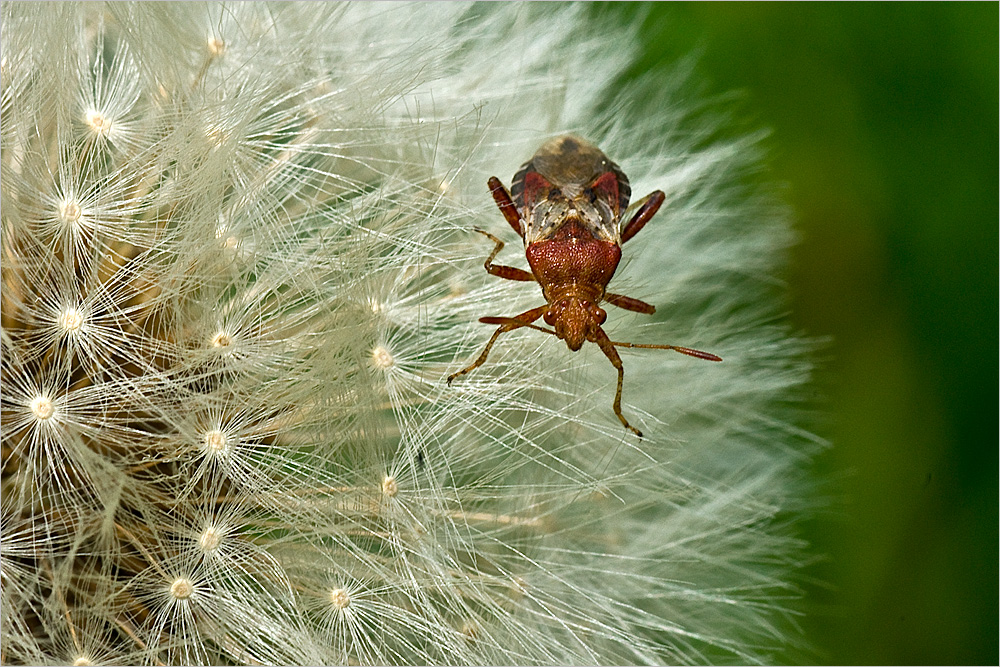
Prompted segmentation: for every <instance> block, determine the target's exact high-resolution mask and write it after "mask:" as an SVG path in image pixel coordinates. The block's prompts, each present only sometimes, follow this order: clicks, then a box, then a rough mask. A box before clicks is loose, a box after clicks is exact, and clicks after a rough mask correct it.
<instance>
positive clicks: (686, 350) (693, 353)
mask: <svg viewBox="0 0 1000 667" xmlns="http://www.w3.org/2000/svg"><path fill="white" fill-rule="evenodd" d="M611 344H612V345H614V346H615V347H641V348H644V349H647V350H674V351H675V352H680V353H681V354H686V355H688V356H689V357H697V358H698V359H704V360H706V361H722V357H720V356H718V355H715V354H712V353H711V352H702V351H701V350H695V349H692V348H690V347H681V346H679V345H646V344H643V343H616V342H615V341H611Z"/></svg>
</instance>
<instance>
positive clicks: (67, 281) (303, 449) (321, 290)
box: [0, 2, 814, 664]
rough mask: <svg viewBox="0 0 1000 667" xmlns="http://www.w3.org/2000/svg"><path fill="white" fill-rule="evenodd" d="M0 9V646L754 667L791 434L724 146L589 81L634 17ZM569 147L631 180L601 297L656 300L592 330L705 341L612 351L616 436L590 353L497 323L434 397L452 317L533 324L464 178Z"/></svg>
mask: <svg viewBox="0 0 1000 667" xmlns="http://www.w3.org/2000/svg"><path fill="white" fill-rule="evenodd" d="M2 11H3V25H4V35H3V36H4V39H3V40H2V42H0V48H2V60H3V67H4V72H3V75H4V86H5V87H4V91H3V114H4V115H3V123H2V128H0V130H2V138H3V151H2V153H0V177H2V183H3V213H4V214H3V223H2V225H3V229H2V230H0V231H2V233H0V245H2V252H0V254H2V256H3V257H4V261H3V265H2V275H0V287H2V289H0V301H2V310H0V312H2V313H3V323H2V326H3V331H2V336H0V343H2V348H3V355H2V362H3V378H2V379H3V390H4V391H3V392H2V398H3V402H4V410H3V429H2V438H3V447H2V450H3V452H4V460H3V465H4V471H5V475H7V477H5V479H7V480H12V482H11V484H12V486H15V487H17V492H15V493H4V494H3V502H2V504H0V505H2V506H0V510H2V514H3V520H4V539H3V541H2V547H3V549H4V550H5V551H4V554H5V558H4V559H3V563H2V564H3V567H4V595H3V599H2V601H0V603H2V605H3V606H2V609H0V611H2V614H0V615H2V617H3V618H4V623H5V633H4V644H5V645H4V658H5V660H7V661H9V662H19V663H24V664H48V663H50V662H51V663H56V662H58V663H65V662H67V661H72V660H74V659H75V658H74V657H73V656H77V657H81V656H87V657H90V658H93V660H92V661H93V662H96V663H100V664H106V663H114V664H119V663H121V664H235V663H239V664H248V663H255V664H346V663H350V664H481V663H489V664H497V663H499V664H528V663H532V664H534V663H543V664H576V663H588V664H594V663H597V664H626V663H628V664H632V663H654V664H665V663H674V662H677V663H692V662H699V661H701V662H711V661H713V660H714V661H715V662H746V663H752V662H767V655H766V653H765V651H764V649H761V648H759V647H762V646H767V645H774V644H780V643H781V642H782V641H783V635H782V633H783V630H780V629H777V628H778V627H779V626H782V625H783V624H782V623H781V622H780V617H781V615H782V614H783V613H785V612H784V611H783V610H784V608H785V607H786V606H787V605H786V604H785V602H784V600H785V599H786V598H787V597H788V596H787V593H788V591H789V589H790V585H789V583H788V582H789V571H790V570H791V569H793V568H791V567H790V565H789V564H794V563H795V558H796V556H795V553H796V548H797V547H796V543H795V542H794V540H793V539H791V538H790V536H789V535H788V533H787V532H784V527H785V526H786V525H787V523H786V522H785V517H786V516H787V512H786V511H785V510H787V509H788V508H789V506H790V505H791V504H792V501H791V500H789V499H790V498H792V499H793V498H794V489H793V485H792V484H791V481H792V480H793V479H794V477H795V472H796V468H795V465H794V462H793V461H790V460H789V458H788V454H787V453H788V452H796V456H799V457H800V458H799V459H797V460H799V461H800V460H802V459H804V455H802V454H801V453H802V452H805V451H807V450H809V446H808V445H811V444H814V443H810V442H806V443H803V442H801V440H800V438H802V436H801V435H799V434H801V430H800V429H797V428H795V427H794V419H793V418H792V416H791V414H790V413H789V414H788V415H786V414H784V413H780V412H779V413H775V412H774V406H775V405H779V406H785V405H790V404H792V403H794V401H793V400H792V397H791V396H789V395H788V394H789V393H791V392H792V391H793V390H794V389H795V388H796V387H797V386H798V385H800V384H801V383H802V382H804V381H805V379H806V378H807V377H808V373H807V370H808V368H807V366H806V365H805V364H804V363H802V362H801V360H800V359H799V356H798V355H800V353H801V350H802V348H803V346H802V344H801V343H800V342H796V341H794V340H790V339H788V334H787V332H786V331H785V330H784V329H782V328H781V327H780V326H776V325H773V324H767V325H762V324H761V323H762V322H767V323H773V322H775V321H777V320H776V319H775V317H774V311H773V310H771V309H770V307H768V306H766V305H758V302H760V303H764V301H765V300H764V299H763V298H761V295H762V294H764V293H765V292H766V291H767V290H768V289H771V288H773V282H772V281H770V279H769V277H768V276H770V275H771V270H772V268H773V264H774V261H775V260H776V258H777V256H778V255H777V253H778V251H779V250H780V248H781V246H782V244H783V243H785V242H786V233H785V228H784V226H783V225H784V222H783V220H782V219H781V216H780V215H779V214H776V213H775V211H774V210H767V209H766V207H765V208H761V207H759V206H757V205H756V204H754V202H756V201H757V200H758V199H759V200H760V201H764V200H766V199H767V197H766V196H764V195H763V194H762V195H761V197H760V198H756V195H755V197H754V198H752V201H751V202H749V203H748V202H746V201H743V200H741V199H739V198H738V197H737V196H736V195H734V194H732V193H736V192H737V191H739V192H742V191H744V190H745V188H742V186H740V187H735V186H734V184H736V183H738V181H735V180H734V179H735V176H736V171H735V169H736V168H737V167H738V166H739V165H741V164H746V160H745V159H744V157H745V156H746V155H748V152H749V150H750V149H752V148H753V141H751V140H749V139H748V140H746V141H739V140H734V141H728V140H725V141H720V142H719V143H717V144H713V143H710V141H709V140H708V139H707V137H711V136H716V134H717V130H718V128H716V127H715V126H714V125H712V124H711V123H706V124H700V123H701V121H697V120H696V121H694V122H693V124H685V123H686V122H687V120H686V115H685V114H686V113H687V111H686V110H685V109H684V108H683V105H682V104H681V103H680V101H683V100H685V99H687V98H686V97H685V96H683V95H680V96H677V97H674V93H675V92H676V90H677V88H676V87H675V82H674V81H673V80H669V81H667V82H664V81H657V82H655V85H650V86H648V87H643V86H639V84H636V86H637V87H635V88H628V89H626V90H622V89H621V83H620V80H619V78H618V75H619V73H620V72H621V71H624V70H623V68H625V67H627V66H629V65H630V63H631V61H630V57H631V53H630V48H631V47H630V45H632V44H635V43H636V42H637V41H638V40H635V39H634V38H633V37H634V35H635V34H636V30H637V29H638V28H637V27H636V26H632V27H622V26H611V27H610V28H609V27H608V26H603V27H602V26H597V27H595V26H594V25H593V24H591V23H588V21H590V20H591V19H590V18H588V17H589V16H590V12H587V11H586V9H584V8H581V7H579V6H577V5H574V4H572V3H568V4H564V5H559V4H555V5H551V6H549V5H544V4H539V5H535V4H532V3H527V4H512V5H506V4H503V3H497V4H495V5H493V4H490V3H486V4H472V5H469V4H463V3H427V4H421V3H395V4H392V3H390V4H389V5H377V4H368V3H344V4H327V3H302V4H296V3H291V4H288V5H281V6H280V9H279V8H277V7H275V6H271V5H268V4H265V3H235V4H228V3H227V4H225V5H223V4H218V3H216V4H213V3H205V4H194V3H190V4H189V3H162V4H156V3H100V4H94V5H88V4H77V3H56V4H50V5H45V6H42V7H41V8H38V7H36V6H35V5H34V4H32V3H17V2H12V3H4V4H3V10H2ZM223 36H226V38H227V40H224V39H223ZM609 43H613V44H615V45H617V46H616V48H609V47H608V45H609ZM621 45H625V46H624V47H623V48H618V47H620V46H621ZM497 63H505V64H506V65H505V66H502V67H498V66H497ZM507 65H509V66H507ZM643 85H644V86H645V85H646V84H643ZM609 91H613V92H614V97H615V99H617V100H621V101H622V104H620V105H615V106H614V109H612V110H611V111H608V112H604V111H601V110H600V109H602V108H604V106H605V105H604V101H605V100H607V99H608V95H609ZM645 99H654V100H655V104H653V103H651V104H652V106H651V107H650V108H645V107H643V106H642V105H643V104H645V103H644V102H643V100H645ZM627 104H628V105H631V104H635V105H639V106H638V107H636V108H635V109H634V111H633V110H631V109H632V108H631V107H628V108H626V107H627ZM569 131H574V132H578V133H580V134H582V135H585V136H587V137H588V138H590V139H591V140H593V141H594V142H595V143H597V144H598V145H599V146H600V147H601V148H602V149H603V150H605V151H606V152H607V153H608V155H609V157H611V158H612V159H614V160H616V161H617V162H619V164H621V165H622V169H623V171H625V172H626V173H627V174H628V175H629V178H630V180H631V183H632V189H633V192H634V193H635V195H636V197H638V196H639V195H640V194H645V193H646V192H649V191H650V190H652V189H654V188H661V189H663V190H664V191H666V192H667V193H668V198H669V205H668V206H664V207H663V210H662V211H661V212H660V213H659V214H658V216H657V218H656V221H655V224H651V225H649V226H648V228H647V229H646V230H644V231H643V236H642V241H641V242H636V243H637V245H635V246H633V245H632V244H629V245H630V247H629V248H628V249H627V251H628V258H629V261H628V262H623V265H622V267H621V268H620V270H619V274H617V275H616V277H615V281H616V282H615V283H613V284H612V286H611V287H610V289H612V290H613V291H617V292H622V293H629V294H632V292H630V291H629V288H630V286H634V285H640V286H645V287H648V289H646V291H645V292H643V290H642V289H639V290H637V291H636V292H635V294H634V295H635V296H636V297H637V298H643V299H647V300H649V301H650V302H655V303H657V304H658V305H659V304H660V303H670V304H671V308H670V309H663V310H664V317H665V318H666V319H665V320H662V321H659V320H644V321H645V322H648V324H646V325H642V326H640V324H639V322H640V318H639V316H637V315H629V314H624V315H622V314H620V313H616V315H617V317H615V318H611V317H609V323H608V325H607V327H608V333H609V335H611V334H612V332H613V338H614V339H615V340H632V341H635V342H649V343H678V344H691V345H695V346H697V347H699V348H704V349H707V350H711V351H713V352H718V353H720V355H721V356H723V357H725V358H726V363H723V364H715V365H710V366H712V368H704V367H699V366H698V365H697V362H696V361H692V360H679V359H676V358H673V357H669V355H667V354H660V355H657V354H656V353H655V352H656V351H651V350H622V358H623V361H624V364H625V369H626V381H625V388H624V396H623V398H624V402H625V404H626V407H625V411H626V413H627V414H629V416H630V418H633V417H634V419H635V421H636V423H637V426H641V427H642V430H643V431H644V432H645V433H646V434H647V439H646V440H644V441H642V442H638V443H636V442H634V441H633V440H632V439H631V438H629V437H628V436H627V435H623V433H622V429H621V425H620V424H619V423H618V422H617V420H616V419H615V418H614V415H613V413H612V412H611V410H610V401H611V396H612V395H613V392H614V382H615V378H614V373H613V369H610V368H609V367H608V365H607V361H606V359H605V358H604V357H603V356H602V355H601V354H600V350H598V349H596V348H594V349H590V348H591V347H593V346H585V347H584V348H583V349H582V350H581V351H580V352H579V353H578V354H576V355H568V354H567V353H566V350H565V348H564V346H563V347H562V348H560V347H559V345H558V343H559V341H557V340H554V339H553V338H552V337H551V336H548V337H546V336H544V335H542V334H539V333H538V332H534V331H527V330H523V331H511V332H507V333H505V334H504V336H502V337H500V338H499V339H498V340H497V341H496V344H495V345H494V346H493V348H492V350H491V352H490V356H489V359H488V361H487V363H485V364H483V365H482V366H481V367H479V368H477V369H476V370H475V371H473V372H471V373H468V374H467V375H465V376H462V377H461V378H460V379H459V380H457V381H456V382H454V383H453V384H452V386H450V387H449V386H447V385H445V383H444V382H443V378H444V377H447V376H448V374H450V373H453V372H455V371H456V370H458V369H460V368H463V367H465V366H467V365H468V364H469V363H470V362H471V361H472V360H474V359H475V358H476V355H478V354H480V352H481V351H482V347H483V345H485V342H486V340H488V339H489V336H490V332H491V330H495V329H491V328H490V327H484V326H482V325H481V324H480V323H479V322H478V319H479V318H480V317H482V316H485V315H493V316H504V315H514V314H517V313H520V312H524V311H526V310H528V309H529V308H533V307H537V306H538V305H539V298H540V295H539V294H538V289H537V285H534V286H532V285H526V284H524V283H520V284H514V283H509V282H508V281H499V280H496V279H495V277H493V276H489V275H488V274H486V272H485V271H483V269H482V262H483V260H484V258H485V257H486V256H487V255H488V254H489V252H491V249H492V246H491V244H490V243H489V242H488V241H487V240H485V239H484V238H483V237H482V236H480V235H478V234H475V233H474V232H473V231H472V230H473V229H475V228H481V229H484V230H486V229H488V230H490V231H491V232H493V233H496V234H497V235H498V236H499V235H505V236H504V240H505V241H507V242H508V246H507V248H505V249H504V250H503V251H502V252H501V254H499V255H497V257H496V258H495V259H496V262H497V263H498V264H503V265H512V266H518V267H522V268H523V267H524V266H525V264H524V255H523V249H520V248H518V245H519V244H517V243H516V241H517V240H518V239H517V238H516V236H514V235H513V234H512V230H510V228H509V225H507V224H506V223H505V222H504V220H503V216H502V215H500V213H499V212H498V211H497V210H496V206H495V205H494V203H493V201H492V199H491V196H490V192H489V189H488V188H487V186H486V179H487V178H488V177H489V176H493V175H496V176H498V177H500V178H501V180H503V181H504V183H505V184H508V185H509V184H510V179H511V176H512V175H513V174H514V173H515V172H516V171H517V169H518V167H519V165H521V164H523V162H524V161H525V160H526V159H528V158H529V157H530V155H531V154H532V153H533V152H534V150H536V149H537V148H538V146H540V145H541V144H542V143H543V142H544V141H545V140H547V139H549V138H551V137H553V136H557V135H558V134H562V133H566V132H569ZM692 137H693V138H692ZM776 210H777V209H776ZM751 223H752V224H751ZM619 281H620V282H619ZM667 311H669V312H667ZM612 320H613V321H612ZM755 351H756V352H755ZM755 354H756V356H754V355H755ZM372 369H374V370H375V371H376V372H374V373H373V372H372ZM377 371H382V372H377ZM665 378H666V380H665ZM678 386H681V387H684V388H685V391H684V392H678V391H677V390H676V388H677V387H678ZM609 392H610V393H609ZM706 406H710V407H706ZM803 445H805V446H803ZM389 471H391V472H389ZM401 489H404V490H405V499H406V502H405V503H403V502H400V490H401ZM597 490H600V493H598V492H597ZM21 524H27V525H28V526H30V528H27V529H24V530H22V529H20V528H19V526H20V525H21ZM8 526H13V528H12V529H8ZM21 534H23V535H24V536H25V538H24V539H23V540H20V541H17V540H9V539H8V536H9V535H15V536H16V535H21ZM12 549H14V550H15V551H16V556H17V557H16V558H14V559H9V558H6V554H7V553H9V552H10V550H12ZM179 575H183V576H179ZM344 582H358V583H357V584H356V587H352V586H344ZM362 582H363V583H362ZM362 591H363V592H362ZM303 592H311V594H306V593H303ZM345 610H349V611H347V612H345ZM70 619H72V621H73V628H72V632H71V631H70V629H69V628H68V625H67V624H68V622H69V620H70ZM87 619H92V620H87ZM8 628H13V632H10V633H8V632H6V629H8ZM56 628H58V629H59V631H58V632H56V631H55V630H54V629H56ZM59 637H62V639H60V638H59ZM692 638H696V639H692ZM473 640H474V641H473Z"/></svg>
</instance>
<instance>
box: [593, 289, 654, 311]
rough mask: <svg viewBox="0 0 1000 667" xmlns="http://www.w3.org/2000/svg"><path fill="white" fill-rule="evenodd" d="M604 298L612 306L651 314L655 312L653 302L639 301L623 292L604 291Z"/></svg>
mask: <svg viewBox="0 0 1000 667" xmlns="http://www.w3.org/2000/svg"><path fill="white" fill-rule="evenodd" d="M604 300H605V301H607V302H608V303H610V304H611V305H612V306H618V307H619V308H624V309H625V310H632V311H635V312H637V313H645V314H646V315H652V314H653V313H655V312H656V306H654V305H653V304H651V303H646V302H645V301H640V300H639V299H633V298H632V297H630V296H625V295H624V294H611V293H610V292H606V293H605V294H604Z"/></svg>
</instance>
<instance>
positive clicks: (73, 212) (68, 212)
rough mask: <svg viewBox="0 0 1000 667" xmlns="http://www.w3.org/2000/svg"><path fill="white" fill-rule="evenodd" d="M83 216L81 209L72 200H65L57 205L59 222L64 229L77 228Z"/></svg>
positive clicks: (77, 203)
mask: <svg viewBox="0 0 1000 667" xmlns="http://www.w3.org/2000/svg"><path fill="white" fill-rule="evenodd" d="M82 216H83V209H82V208H80V204H79V202H77V201H74V200H66V201H63V202H61V203H60V204H59V220H60V221H61V222H62V223H63V226H64V227H70V226H74V227H75V226H78V225H79V223H80V218H81V217H82Z"/></svg>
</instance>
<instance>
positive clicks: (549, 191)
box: [448, 136, 722, 437]
mask: <svg viewBox="0 0 1000 667" xmlns="http://www.w3.org/2000/svg"><path fill="white" fill-rule="evenodd" d="M488 184H489V188H490V192H491V193H492V195H493V200H494V201H495V202H496V205H497V207H498V208H499V209H500V213H502V214H503V217H504V218H505V219H506V220H507V223H508V224H510V226H511V227H512V228H513V229H514V231H515V232H517V234H518V236H520V237H521V239H522V240H523V241H524V247H525V256H526V257H527V260H528V265H529V266H530V267H531V271H530V272H528V271H525V270H523V269H518V268H515V267H513V266H501V265H497V264H493V259H494V258H495V257H496V256H497V254H499V252H500V250H501V249H502V248H503V247H504V242H503V241H501V240H500V239H498V238H497V237H495V236H493V235H492V234H489V233H487V232H484V231H482V230H479V229H477V230H476V231H478V232H479V233H480V234H483V235H484V236H486V237H488V238H489V239H491V240H492V241H493V243H495V244H496V245H495V246H494V247H493V252H491V253H490V256H489V257H487V258H486V261H485V262H484V264H483V265H484V266H485V267H486V271H487V272H488V273H489V274H490V275H493V276H497V277H499V278H505V279H507V280H521V281H525V282H528V281H534V282H537V283H539V285H541V288H542V296H544V297H545V301H546V302H547V303H546V304H545V305H544V306H539V307H538V308H532V309H531V310H528V311H525V312H523V313H521V314H520V315H515V316H514V317H481V318H479V321H480V322H482V323H484V324H499V325H500V327H499V328H498V329H497V330H496V331H495V332H493V337H492V338H490V340H489V342H488V343H486V348H485V349H484V350H483V352H482V354H480V355H479V358H478V359H476V360H475V361H474V362H473V363H472V365H471V366H469V367H468V368H464V369H462V370H460V371H458V372H457V373H453V374H451V375H450V376H448V384H451V381H452V380H454V379H455V378H457V377H458V376H460V375H465V374H466V373H468V372H469V371H471V370H473V369H475V368H478V367H479V366H481V365H482V364H483V363H484V362H485V361H486V357H487V355H489V353H490V348H492V347H493V344H494V343H495V342H496V340H497V338H499V336H500V334H503V333H506V332H508V331H513V330H515V329H520V328H521V327H528V328H531V329H536V330H538V331H544V332H545V333H549V334H553V335H555V336H557V337H559V338H561V339H563V340H564V341H566V345H567V346H568V347H569V349H570V350H572V351H574V352H575V351H577V350H579V349H580V348H581V347H582V346H583V343H584V341H588V340H589V341H591V342H594V343H597V345H598V346H599V347H600V348H601V350H602V351H603V352H604V354H605V355H606V356H607V357H608V359H609V360H610V361H611V365H612V366H614V367H615V369H617V371H618V390H617V392H616V393H615V402H614V405H613V407H614V411H615V415H617V416H618V419H619V420H621V423H622V424H623V425H624V426H625V428H627V429H628V430H630V431H632V432H633V433H635V434H636V435H638V436H639V437H642V432H641V431H639V429H637V428H635V427H634V426H632V425H631V424H629V423H628V420H627V419H625V415H623V414H622V406H621V403H622V382H623V380H624V378H625V369H624V367H623V366H622V360H621V357H619V356H618V351H617V350H615V348H616V347H641V348H651V349H658V350H676V351H677V352H680V353H681V354H686V355H688V356H692V357H698V358H699V359H707V360H709V361H722V359H721V358H720V357H717V356H716V355H714V354H710V353H708V352H702V351H700V350H693V349H691V348H688V347H679V346H677V345H642V344H638V343H617V342H615V341H612V340H611V339H610V338H608V335H607V334H606V333H604V329H602V328H601V325H602V324H604V321H605V320H606V319H607V313H605V312H604V310H602V309H601V308H599V307H598V304H599V303H600V302H601V301H602V300H603V301H607V302H608V303H610V304H611V305H613V306H618V307H619V308H624V309H626V310H632V311H635V312H637V313H646V314H652V313H653V312H654V311H655V310H656V309H655V308H654V307H653V306H652V305H651V304H648V303H646V302H644V301H640V300H639V299H634V298H632V297H630V296H625V295H622V294H612V293H610V292H607V291H605V288H606V287H607V284H608V282H609V281H610V280H611V277H612V276H613V275H614V274H615V269H617V268H618V262H619V261H620V260H621V256H622V249H621V246H622V244H623V243H625V242H626V241H628V240H629V239H631V238H632V237H633V236H635V235H636V234H637V233H638V232H639V230H641V229H642V228H643V226H645V224H646V223H647V222H649V220H650V219H651V218H652V217H653V215H655V214H656V211H657V210H658V209H659V208H660V205H661V204H663V200H664V194H663V192H661V191H660V190H656V191H654V192H652V193H651V194H649V195H647V196H646V198H645V199H643V200H642V201H640V202H638V203H637V204H636V205H635V207H634V208H635V209H636V210H635V214H634V215H633V216H632V217H631V218H630V219H629V221H628V222H627V223H625V225H624V226H621V222H622V220H623V219H624V218H625V216H626V215H627V213H626V209H627V207H628V201H629V197H630V195H631V194H632V190H631V188H630V187H629V183H628V178H627V177H626V176H625V174H624V173H622V170H621V169H619V167H618V165H617V164H615V163H614V162H612V161H611V160H609V159H608V156H606V155H605V154H604V153H603V152H601V151H600V150H599V149H598V148H597V147H596V146H593V145H591V144H590V143H588V142H586V141H584V140H583V139H581V138H579V137H576V136H564V137H558V138H556V139H552V140H550V141H548V142H546V143H545V144H543V145H542V147H541V148H539V149H538V152H537V153H535V155H534V156H533V157H532V158H531V159H530V160H528V161H527V162H525V163H524V164H523V165H522V166H521V169H520V171H518V172H517V174H515V175H514V180H513V181H512V182H511V187H510V192H508V191H507V188H505V187H504V185H503V183H501V182H500V179H498V178H496V177H495V176H494V177H493V178H490V179H489V181H488ZM539 317H541V318H542V319H544V320H545V323H546V324H548V325H550V326H552V328H553V329H555V330H554V331H552V330H549V329H545V328H543V327H540V326H536V325H534V324H532V323H533V322H534V321H535V320H537V319H538V318H539Z"/></svg>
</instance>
